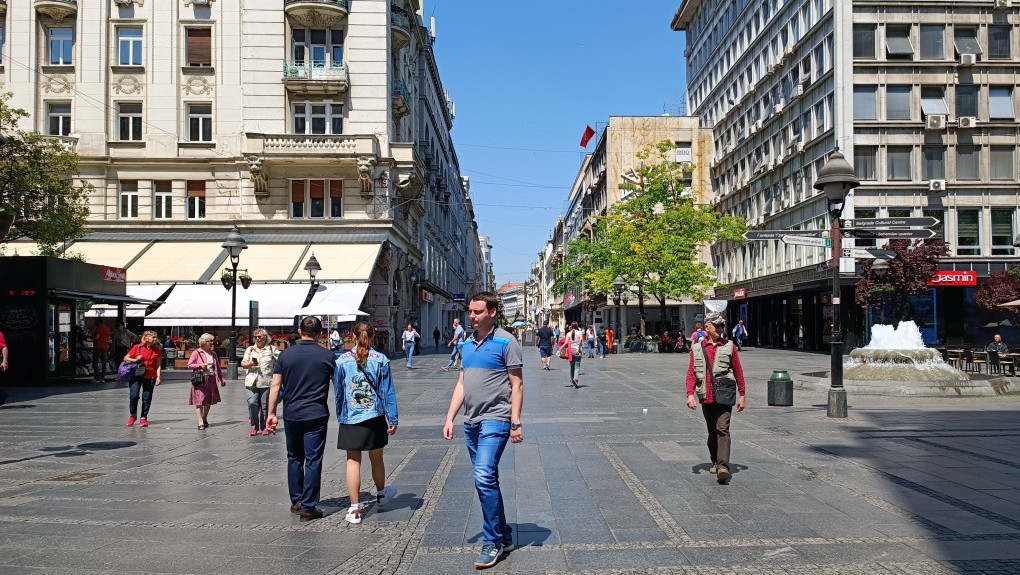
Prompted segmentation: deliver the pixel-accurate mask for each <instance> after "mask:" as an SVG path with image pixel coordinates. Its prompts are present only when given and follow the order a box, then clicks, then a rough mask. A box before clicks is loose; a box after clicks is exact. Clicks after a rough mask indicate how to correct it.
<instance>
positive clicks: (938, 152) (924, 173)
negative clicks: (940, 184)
mask: <svg viewBox="0 0 1020 575" xmlns="http://www.w3.org/2000/svg"><path fill="white" fill-rule="evenodd" d="M921 158H922V161H921V179H922V180H944V179H946V147H945V146H922V147H921Z"/></svg>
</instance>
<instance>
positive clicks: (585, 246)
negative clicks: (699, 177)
mask: <svg viewBox="0 0 1020 575" xmlns="http://www.w3.org/2000/svg"><path fill="white" fill-rule="evenodd" d="M675 149H676V145H675V144H674V143H673V142H670V141H668V140H665V141H663V142H660V143H658V144H655V145H653V146H648V147H647V148H645V149H644V150H642V151H641V152H640V153H639V154H638V158H639V159H641V160H642V162H643V164H642V168H641V170H639V171H638V174H637V175H638V180H639V181H640V183H639V184H633V183H625V184H622V185H621V186H620V188H621V189H623V190H625V191H626V192H627V193H628V195H629V196H630V197H629V198H628V199H627V200H625V201H622V202H619V203H617V204H615V205H613V206H610V208H609V209H608V210H607V214H606V215H605V216H603V217H601V218H597V219H596V222H595V224H594V225H593V227H592V230H591V233H590V235H587V236H579V237H577V238H575V239H573V240H571V242H570V244H569V245H568V247H567V255H566V258H565V261H564V263H563V264H562V265H561V266H560V267H559V268H557V270H556V272H555V273H556V277H557V281H556V283H555V284H554V285H553V292H554V293H564V292H566V291H567V290H569V289H573V288H575V287H577V286H579V285H583V286H584V287H585V288H587V289H588V291H589V293H592V294H609V293H612V291H613V280H614V279H615V278H616V276H617V275H619V276H621V277H622V278H623V279H624V280H625V281H626V282H627V286H628V289H630V290H631V291H633V292H635V293H636V294H637V296H638V309H639V315H640V317H641V327H640V331H641V334H642V335H644V334H645V328H644V315H645V312H644V297H645V294H649V295H651V296H652V297H654V298H655V299H656V300H657V301H658V303H659V308H660V310H661V315H662V317H663V318H665V317H666V301H667V300H668V299H679V298H682V297H690V298H693V299H696V300H700V299H703V298H704V296H705V292H706V291H707V290H708V289H709V288H711V287H715V286H717V285H719V283H718V281H717V274H716V272H715V270H714V269H713V268H712V267H711V266H710V265H708V264H706V263H704V262H701V261H699V258H698V255H699V252H700V251H701V249H702V248H703V247H704V246H705V245H710V244H712V243H715V242H717V241H721V240H730V241H738V242H741V241H744V240H743V237H742V234H743V233H744V232H745V231H746V229H747V226H746V222H745V221H744V220H743V219H742V218H738V217H734V216H724V215H722V214H720V213H718V212H716V211H715V210H714V209H713V208H712V206H708V205H698V204H696V203H695V201H696V199H697V194H695V193H694V191H693V190H691V189H689V188H687V187H686V185H685V184H684V182H685V181H686V178H685V170H686V169H688V168H684V167H683V166H682V165H681V164H678V163H676V162H674V161H673V154H674V153H675V152H674V150H675Z"/></svg>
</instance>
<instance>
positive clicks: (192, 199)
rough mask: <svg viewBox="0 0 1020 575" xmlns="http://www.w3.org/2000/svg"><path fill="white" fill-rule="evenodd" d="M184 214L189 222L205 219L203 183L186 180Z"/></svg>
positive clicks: (201, 181)
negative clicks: (186, 194)
mask: <svg viewBox="0 0 1020 575" xmlns="http://www.w3.org/2000/svg"><path fill="white" fill-rule="evenodd" d="M185 212H186V213H187V218H188V219H189V220H204V219H205V181H203V180H188V197H187V198H186V205H185Z"/></svg>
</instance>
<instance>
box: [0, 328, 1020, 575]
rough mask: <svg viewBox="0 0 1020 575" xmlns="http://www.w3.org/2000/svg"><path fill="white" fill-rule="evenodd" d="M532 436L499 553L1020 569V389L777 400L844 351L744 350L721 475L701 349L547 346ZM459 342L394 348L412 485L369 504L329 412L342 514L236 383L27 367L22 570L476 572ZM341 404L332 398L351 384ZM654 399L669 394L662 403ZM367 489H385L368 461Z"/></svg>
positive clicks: (767, 568) (737, 566)
mask: <svg viewBox="0 0 1020 575" xmlns="http://www.w3.org/2000/svg"><path fill="white" fill-rule="evenodd" d="M525 358H526V360H527V363H528V365H527V367H526V370H525V390H526V392H525V408H524V437H525V441H524V443H522V444H519V445H516V446H510V445H508V447H507V451H506V452H505V454H504V457H503V462H502V465H501V468H500V471H501V477H502V485H503V490H504V496H505V498H506V507H507V513H508V517H509V520H510V523H511V525H512V526H513V528H514V537H515V543H516V545H517V546H518V548H517V549H516V550H514V551H513V552H511V553H509V554H508V555H506V556H505V557H504V559H503V560H502V561H501V562H500V563H499V564H498V565H497V566H496V567H495V568H493V569H492V570H491V571H494V572H500V573H504V572H509V573H549V574H552V573H593V574H604V575H608V574H616V573H642V574H706V575H708V574H711V575H717V574H718V575H723V574H731V573H732V574H769V573H777V574H801V573H804V574H807V573H810V574H813V575H815V574H842V573H847V574H850V573H853V574H871V573H880V574H893V573H908V574H942V573H975V574H976V573H981V574H988V573H1002V574H1005V573H1020V480H1018V479H1017V469H1018V468H1020V455H1018V454H1017V452H1018V450H1017V449H1016V448H1015V443H1016V440H1017V438H1018V437H1020V419H1018V418H1017V412H1018V407H1020V399H1018V398H1017V397H1000V398H965V399H921V398H885V397H867V396H860V397H855V396H851V397H850V416H851V417H850V418H849V419H846V420H831V419H828V418H826V417H825V408H824V405H825V401H826V396H825V393H820V392H815V391H808V390H803V389H798V390H797V391H796V392H795V406H794V407H769V406H767V405H766V398H765V389H766V384H765V382H766V381H767V379H768V377H769V375H770V374H771V371H772V369H774V368H783V369H787V370H789V371H790V373H791V375H792V376H793V377H794V379H796V378H797V374H798V373H807V372H816V371H819V370H824V369H825V368H826V367H827V365H828V361H829V358H828V357H827V356H824V355H815V354H805V353H797V352H788V351H780V350H770V349H753V350H748V351H746V352H745V353H744V354H742V358H743V360H744V365H745V370H746V372H747V380H748V399H749V401H748V406H749V407H748V409H747V410H746V411H745V412H744V413H740V414H735V415H734V423H733V433H734V445H733V457H732V459H733V478H732V479H731V481H730V482H729V484H728V485H718V484H717V483H716V481H715V477H714V476H713V475H710V474H709V473H708V468H709V464H708V462H707V461H706V460H707V449H706V447H705V429H704V421H703V420H702V418H701V414H700V411H691V410H688V409H687V408H686V407H685V406H684V401H685V397H684V388H683V374H684V373H685V371H686V367H687V361H688V356H687V355H686V354H676V355H663V354H625V355H621V356H611V357H609V358H608V359H606V360H599V359H594V360H587V359H586V360H584V361H583V362H582V364H581V370H582V372H581V373H582V375H581V377H580V380H581V389H576V390H575V389H572V388H571V387H570V386H569V381H568V374H569V368H568V367H567V365H566V362H563V361H559V360H556V362H555V363H554V364H553V367H554V368H555V369H554V370H553V371H551V372H546V371H541V370H539V369H538V367H539V363H538V355H537V353H536V352H535V350H534V349H533V348H526V349H525ZM446 360H447V356H446V355H445V354H435V355H424V356H419V357H418V358H416V360H415V363H416V366H417V369H415V370H413V371H406V370H405V369H404V368H403V365H402V362H400V361H399V360H398V361H395V362H394V369H395V379H396V384H397V390H398V401H399V406H400V413H401V425H400V428H399V430H398V432H397V435H396V436H394V437H393V438H392V440H391V443H390V446H389V447H388V448H387V450H386V461H387V466H388V467H387V473H388V476H389V479H388V481H389V482H391V483H393V484H395V485H397V486H398V487H399V488H400V494H399V495H398V496H397V497H396V498H395V499H394V501H393V502H392V503H391V504H390V505H388V506H387V508H386V509H380V508H378V507H375V508H373V507H371V506H370V507H369V509H368V512H367V514H366V516H365V520H364V522H363V523H362V524H360V525H349V524H347V523H346V522H345V521H344V520H343V515H344V513H343V512H342V511H344V510H345V509H346V507H347V505H348V503H349V499H348V494H347V490H346V488H345V485H344V481H343V474H344V466H345V461H344V458H343V455H342V453H341V452H340V451H338V450H337V449H335V448H334V447H333V446H335V444H336V443H335V440H336V428H335V424H331V428H330V434H329V438H328V440H327V452H326V460H325V462H324V469H325V472H324V487H323V504H322V506H323V508H324V509H325V511H326V512H327V516H326V517H325V518H324V519H321V520H319V521H313V522H307V523H300V522H298V520H297V518H296V516H294V515H291V514H290V513H289V512H288V504H289V501H288V499H287V493H286V486H285V485H286V481H285V477H286V470H285V449H284V441H283V435H282V432H281V434H280V435H278V436H269V437H255V438H250V437H248V435H247V430H248V427H247V421H246V420H247V409H246V407H245V403H244V390H243V388H242V386H241V385H240V384H239V383H232V384H231V385H229V386H228V387H227V388H226V389H225V390H224V391H223V399H224V402H223V403H221V404H220V405H217V406H215V407H213V409H212V413H211V414H210V423H211V427H210V428H209V429H208V430H206V431H204V432H200V431H198V430H197V429H196V425H197V423H196V421H195V416H194V409H193V408H192V407H190V406H188V405H187V396H188V382H187V381H186V380H185V378H186V377H187V374H186V373H178V374H175V375H174V376H173V378H174V379H172V380H171V381H168V382H167V383H165V384H163V385H162V386H160V387H158V388H156V394H155V399H154V402H153V407H152V410H151V412H150V416H151V417H150V427H149V428H147V429H142V428H140V427H138V426H137V425H136V426H135V427H133V428H126V427H124V422H125V420H126V419H127V415H128V414H127V390H126V389H124V388H122V387H118V386H116V385H115V384H112V383H111V384H108V385H107V386H90V385H86V384H80V385H76V386H69V387H58V388H48V389H42V388H28V389H25V388H22V389H17V388H15V389H11V390H9V391H11V392H12V399H11V402H10V403H9V404H8V405H6V406H4V407H2V408H0V429H2V435H0V549H2V550H3V552H2V553H0V574H20V573H31V574H41V573H45V574H46V575H60V574H86V573H93V574H94V573H118V574H132V573H174V574H187V573H194V574H205V573H216V574H218V575H233V574H237V575H242V574H243V575H251V574H260V575H262V574H265V575H271V574H275V573H281V574H282V573H308V574H317V573H324V574H334V573H335V574H347V573H384V574H408V573H425V574H430V575H436V574H445V573H470V572H473V571H474V569H473V568H472V566H471V562H472V559H473V557H474V555H475V553H476V552H477V550H478V548H479V546H480V533H481V520H480V517H479V507H478V503H477V498H476V496H475V493H474V488H473V483H472V477H471V470H470V464H469V461H468V454H467V450H466V448H465V447H464V444H463V437H462V433H461V431H460V428H459V425H458V428H457V438H456V439H455V440H454V441H451V442H447V441H444V440H443V439H442V437H441V427H442V422H443V418H444V416H445V411H446V406H447V404H448V401H449V395H450V391H451V389H452V386H453V384H454V382H455V381H456V374H455V373H445V372H442V371H440V369H439V366H440V365H444V364H445V362H446ZM331 406H332V404H331ZM644 409H647V410H648V411H647V413H645V412H643V410H644ZM362 485H363V490H362V491H363V492H362V498H363V500H364V499H365V498H367V497H369V495H370V491H371V495H374V489H371V490H370V488H371V481H370V479H369V466H368V465H367V461H366V465H365V466H364V478H363V480H362Z"/></svg>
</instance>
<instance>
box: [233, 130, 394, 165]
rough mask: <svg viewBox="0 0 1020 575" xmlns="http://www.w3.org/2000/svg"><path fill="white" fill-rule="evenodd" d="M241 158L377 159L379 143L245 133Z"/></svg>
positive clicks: (344, 137)
mask: <svg viewBox="0 0 1020 575" xmlns="http://www.w3.org/2000/svg"><path fill="white" fill-rule="evenodd" d="M246 136H247V143H246V146H245V148H246V152H245V154H255V155H258V156H260V157H262V158H264V159H266V160H269V161H272V160H279V159H286V160H291V161H294V160H313V161H316V162H321V161H322V160H324V159H325V160H327V161H332V160H335V159H336V158H337V157H347V158H356V157H360V156H370V157H379V143H378V141H377V140H376V137H375V136H373V135H344V134H337V135H329V134H321V135H319V134H256V133H248V134H246Z"/></svg>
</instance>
